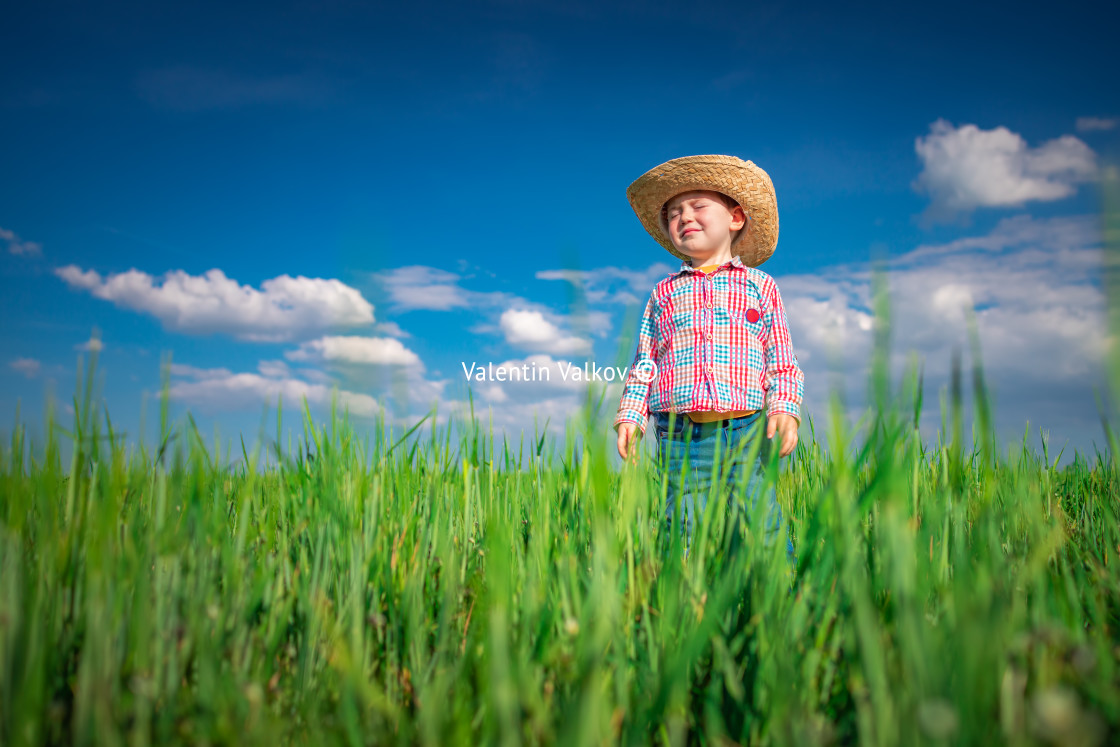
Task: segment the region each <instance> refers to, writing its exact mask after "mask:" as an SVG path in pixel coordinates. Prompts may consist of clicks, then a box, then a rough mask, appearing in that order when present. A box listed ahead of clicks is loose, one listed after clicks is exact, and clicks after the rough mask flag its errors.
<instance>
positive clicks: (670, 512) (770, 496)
mask: <svg viewBox="0 0 1120 747" xmlns="http://www.w3.org/2000/svg"><path fill="white" fill-rule="evenodd" d="M652 414H653V418H654V427H655V428H656V430H657V446H658V455H659V459H658V466H659V467H660V469H661V470H662V477H663V478H665V479H667V480H668V489H667V492H666V496H665V520H666V524H667V528H668V529H669V531H670V532H672V531H673V529H674V526H673V525H674V523H675V522H674V517H677V518H681V519H683V521H681V522H679V524H680V525H681V526H679V530H680V531H683V532H684V535H685V541H686V543H688V542H689V540H690V538H691V535H692V531H693V527H694V525H695V523H696V521H697V520H698V519H700V518H701V517H702V516H703V514H704V508H705V506H706V505H707V501H708V494H709V493H710V492H711V488H712V481H713V469H712V468H713V464H714V463H715V459H716V449H717V446H718V448H719V462H720V466H719V474H716V475H714V478H715V480H716V485H717V487H716V491H715V494H716V495H726V497H727V505H728V508H729V509H730V516H731V517H732V519H733V520H734V521H735V525H736V526H737V525H738V517H739V514H740V512H745V519H746V521H747V524H748V526H749V525H750V522H751V520H752V517H753V518H760V519H761V520H762V521H764V522H765V524H764V530H763V538H764V545H765V546H766V547H770V546H772V545H773V543H774V542H776V541H783V540H784V541H785V544H786V554H787V556H789V557H790V558H792V557H793V554H794V550H793V542H792V541H790V539H789V533H788V531H787V529H786V526H785V523H784V522H783V521H782V509H781V507H780V506H779V505H778V492H777V490H776V488H775V486H774V484H773V483H771V484H770V485H769V486H768V487H767V486H765V485H764V483H765V481H766V475H765V471H766V464H767V463H768V462H769V460H770V457H771V449H776V448H778V444H777V443H774V442H771V441H770V440H768V439H767V438H766V414H765V412H764V411H761V410H760V411H759V412H756V413H754V414H753V415H747V416H745V417H741V418H728V419H726V420H717V421H715V422H712V423H694V422H692V420H691V419H690V418H689V417H688V416H687V415H683V414H680V413H678V414H676V415H674V416H673V418H674V421H675V422H674V423H673V426H672V431H670V430H669V415H670V414H669V413H667V412H655V413H652ZM755 439H757V440H759V441H761V443H760V444H759V445H758V447H757V455H756V456H755V458H754V459H753V460H751V459H749V458H750V456H751V453H750V452H751V451H752V446H753V443H754V441H755ZM686 461H687V465H686V464H685V462H686ZM682 468H683V469H684V470H685V471H684V472H683V474H682ZM760 499H761V501H762V505H761V506H760V505H759V501H760ZM678 505H679V509H680V514H678V513H677V509H678ZM670 536H671V535H670ZM738 541H739V535H738V531H736V532H735V533H734V535H733V542H734V544H736V545H737V544H738Z"/></svg>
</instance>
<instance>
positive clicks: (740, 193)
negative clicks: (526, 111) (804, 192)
mask: <svg viewBox="0 0 1120 747" xmlns="http://www.w3.org/2000/svg"><path fill="white" fill-rule="evenodd" d="M626 196H627V198H628V199H629V201H630V205H631V207H633V209H634V212H635V213H637V215H638V218H639V220H641V222H642V225H643V226H644V227H645V229H646V231H648V232H649V234H650V235H651V236H653V238H654V239H656V240H657V242H658V243H659V244H661V245H662V246H663V247H665V248H666V249H667V250H668V251H669V253H671V254H672V255H673V256H675V257H677V258H679V259H681V260H683V262H684V264H682V265H681V268H680V270H678V271H676V272H674V273H672V274H670V275H669V277H667V278H665V279H663V280H661V281H660V282H659V283H657V285H656V286H655V287H654V289H653V292H652V293H651V294H650V298H649V301H648V303H647V304H646V308H645V313H644V314H643V316H642V322H641V327H640V329H639V335H638V351H637V354H636V355H635V357H634V363H633V365H632V366H631V367H630V374H629V376H628V377H627V379H626V382H625V384H624V388H623V394H622V400H621V402H620V403H619V407H618V415H617V417H616V418H615V423H614V426H615V428H616V430H617V432H618V453H619V455H620V456H622V458H623V459H627V458H630V457H632V456H634V455H635V454H636V453H637V449H636V439H635V434H636V433H637V432H639V431H640V433H641V434H644V433H645V427H646V420H647V418H648V417H649V415H650V414H652V415H653V417H654V423H655V428H656V430H657V438H658V447H659V452H660V453H661V454H662V456H663V457H667V458H664V459H663V462H662V463H663V465H664V467H665V468H666V469H667V470H668V475H669V477H670V479H669V490H668V494H667V500H666V504H667V505H666V517H667V521H668V523H669V526H670V527H672V525H673V516H674V514H675V513H676V507H677V505H678V500H679V501H680V506H681V510H682V511H683V514H684V516H683V530H684V532H685V535H686V537H687V536H688V535H689V532H690V531H691V526H692V522H693V520H694V517H695V516H699V515H701V514H702V512H703V510H704V504H705V502H706V498H707V494H708V489H709V487H710V483H711V477H712V464H713V459H714V458H715V452H716V451H717V448H718V451H719V454H720V455H721V457H720V461H721V462H722V463H723V464H724V467H725V469H724V470H723V471H721V475H720V478H722V479H721V488H722V487H726V489H727V490H728V492H729V493H730V495H729V496H728V500H729V502H730V501H731V497H732V495H734V494H735V492H736V491H737V489H739V488H742V487H743V485H744V483H745V487H746V498H747V502H748V503H749V505H747V506H745V508H747V510H749V511H753V510H755V507H756V502H757V499H758V498H759V496H758V492H759V490H758V487H759V486H760V484H761V482H762V479H763V464H765V462H766V461H767V459H768V454H769V449H770V448H771V440H770V439H772V438H774V437H775V436H777V437H778V445H779V447H780V451H779V456H781V457H784V456H788V455H789V454H790V453H791V452H792V451H793V449H794V447H795V446H796V445H797V429H798V427H799V425H800V422H801V397H802V394H803V391H804V380H805V377H804V374H803V373H802V371H801V369H800V368H799V367H798V365H797V359H796V357H795V356H794V353H793V345H792V342H791V341H790V335H789V328H788V326H787V324H786V315H785V308H784V306H783V305H782V299H781V295H780V294H779V293H778V287H777V285H776V284H775V283H774V280H773V278H771V277H770V276H769V275H768V274H766V273H765V272H763V271H761V270H758V269H755V268H756V267H757V266H758V265H760V264H762V263H763V262H765V261H766V260H767V259H769V257H770V256H771V255H772V254H773V253H774V248H775V246H776V245H777V241H778V205H777V201H776V198H775V196H774V186H773V183H772V182H771V181H770V177H769V175H767V173H766V172H765V171H763V170H762V169H760V168H759V167H757V166H755V165H754V164H753V163H752V162H750V161H742V160H740V159H738V158H735V157H734V156H717V155H709V156H689V157H686V158H676V159H673V160H671V161H667V162H665V163H663V164H661V165H660V166H657V167H656V168H653V169H651V170H650V171H648V172H646V173H645V174H643V175H642V176H641V177H639V178H638V179H637V180H636V181H635V182H634V183H633V184H631V185H630V187H629V188H628V189H627V190H626ZM763 407H765V410H766V412H765V415H764V414H763ZM670 413H673V414H674V416H673V417H670ZM762 418H765V422H766V439H765V440H764V441H763V443H762V444H761V445H760V448H759V449H758V452H759V453H758V457H757V458H756V459H755V460H753V462H752V463H750V464H748V463H747V460H746V458H745V455H746V454H747V453H749V451H750V438H751V437H752V435H753V434H754V433H755V432H757V431H756V429H755V428H754V426H755V425H756V424H757V423H758V422H759V420H760V419H762ZM724 455H726V458H725V456H724ZM686 458H687V461H688V465H689V472H688V473H687V474H686V475H685V477H684V482H685V484H684V485H681V484H679V482H678V481H679V479H680V475H681V467H682V463H683V462H684V460H685V459H686ZM768 493H769V494H768V495H767V496H765V497H764V500H765V506H764V508H765V511H766V530H765V535H766V542H767V544H769V543H770V542H772V541H773V540H774V539H775V538H776V537H777V536H778V534H779V532H780V531H781V509H780V508H779V507H778V504H777V495H776V491H774V490H773V489H771V490H770V491H768ZM733 505H734V504H733ZM786 549H787V552H788V553H790V554H792V552H793V546H792V544H791V543H790V542H789V540H788V538H787V540H786Z"/></svg>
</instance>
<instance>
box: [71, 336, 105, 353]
mask: <svg viewBox="0 0 1120 747" xmlns="http://www.w3.org/2000/svg"><path fill="white" fill-rule="evenodd" d="M74 349H75V350H79V351H81V352H83V353H100V352H101V351H102V350H104V349H105V343H103V342H101V338H100V337H91V338H89V339H88V340H86V341H85V342H80V343H78V344H77V345H75V346H74Z"/></svg>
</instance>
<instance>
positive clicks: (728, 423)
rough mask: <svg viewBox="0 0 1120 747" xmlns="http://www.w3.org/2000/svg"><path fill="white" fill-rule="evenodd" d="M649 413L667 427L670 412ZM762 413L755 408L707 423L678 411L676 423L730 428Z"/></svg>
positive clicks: (662, 425)
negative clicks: (751, 410)
mask: <svg viewBox="0 0 1120 747" xmlns="http://www.w3.org/2000/svg"><path fill="white" fill-rule="evenodd" d="M650 414H651V415H652V416H653V418H654V420H655V421H656V422H657V423H658V424H659V425H660V426H661V427H663V428H666V427H668V425H669V416H670V415H671V414H672V413H670V412H668V411H664V412H653V413H650ZM762 414H763V411H762V410H755V411H754V412H752V413H750V414H749V415H740V416H739V417H736V418H724V419H723V420H712V421H709V422H707V423H696V422H693V420H692V418H690V417H688V414H687V413H683V412H678V413H677V414H676V423H677V424H678V427H680V425H684V424H687V425H697V426H707V427H709V428H711V427H713V426H714V427H718V428H730V427H732V426H735V425H739V424H741V423H746V422H747V421H749V420H753V419H755V418H757V417H759V416H760V415H762Z"/></svg>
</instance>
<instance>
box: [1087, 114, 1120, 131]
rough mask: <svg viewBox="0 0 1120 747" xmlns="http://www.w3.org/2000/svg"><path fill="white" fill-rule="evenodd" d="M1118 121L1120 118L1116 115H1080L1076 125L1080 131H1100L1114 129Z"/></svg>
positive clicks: (1119, 121)
mask: <svg viewBox="0 0 1120 747" xmlns="http://www.w3.org/2000/svg"><path fill="white" fill-rule="evenodd" d="M1118 123H1120V119H1118V118H1116V117H1078V118H1077V125H1076V127H1077V131H1078V132H1099V131H1102V130H1114V129H1116V125H1117V124H1118Z"/></svg>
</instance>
